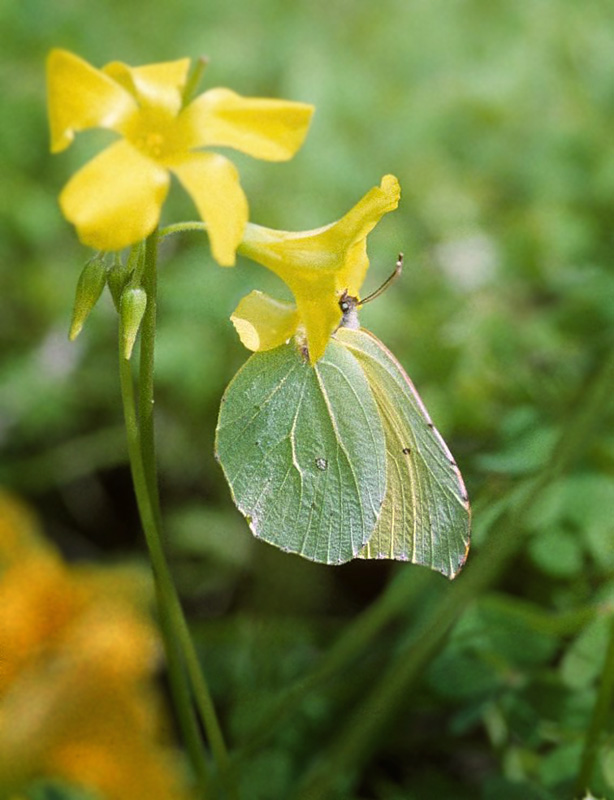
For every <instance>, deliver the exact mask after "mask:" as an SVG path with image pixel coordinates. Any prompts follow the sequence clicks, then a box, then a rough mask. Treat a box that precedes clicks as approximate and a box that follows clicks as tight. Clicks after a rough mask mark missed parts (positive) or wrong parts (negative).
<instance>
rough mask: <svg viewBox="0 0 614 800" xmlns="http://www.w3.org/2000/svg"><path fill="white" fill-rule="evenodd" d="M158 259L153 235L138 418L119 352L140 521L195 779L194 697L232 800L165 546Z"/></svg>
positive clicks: (145, 284)
mask: <svg viewBox="0 0 614 800" xmlns="http://www.w3.org/2000/svg"><path fill="white" fill-rule="evenodd" d="M157 256H158V232H157V231H154V233H152V234H151V236H149V238H148V239H147V242H146V245H145V259H144V266H143V273H142V279H141V285H142V288H143V289H144V290H145V292H146V295H147V306H146V310H145V314H144V316H143V321H142V324H141V358H140V367H139V379H138V387H139V396H138V416H137V409H136V404H135V398H134V387H133V383H132V372H131V369H130V362H129V361H127V360H126V359H124V358H123V357H122V354H121V351H120V379H121V387H122V399H123V403H124V416H125V421H126V429H127V433H128V453H129V458H130V466H131V470H132V478H133V482H134V489H135V494H136V498H137V505H138V509H139V515H140V518H141V523H142V526H143V531H144V533H145V539H146V542H147V547H148V549H149V556H150V559H151V564H152V569H153V573H154V579H155V582H156V592H157V598H158V607H159V613H160V620H161V628H162V634H163V638H164V643H165V650H166V654H167V659H168V667H169V675H170V678H171V686H174V687H175V689H174V700H175V702H176V703H177V713H178V716H179V719H180V723H181V725H182V730H183V733H184V736H185V737H186V745H187V746H188V748H189V750H190V753H191V756H192V758H193V761H194V768H195V770H196V771H197V775H201V774H202V772H203V765H204V766H205V767H206V760H205V758H204V750H203V744H202V741H201V740H200V737H199V742H198V744H199V752H198V753H196V752H194V753H192V751H193V750H195V747H196V744H195V741H194V731H195V730H196V728H197V726H196V724H195V720H194V719H193V715H194V708H193V706H192V704H191V703H190V695H191V696H192V698H193V701H194V704H195V706H196V708H197V710H198V712H199V715H200V717H201V719H202V723H203V725H204V728H205V731H206V733H207V737H208V739H209V742H210V744H211V749H212V752H213V757H214V759H215V761H216V763H217V768H218V771H219V774H220V776H221V778H222V781H223V782H224V784H225V786H226V790H227V794H228V795H229V796H230V797H233V796H234V794H235V792H234V787H233V786H232V785H231V784H230V778H229V770H228V765H229V759H228V753H227V749H226V744H225V742H224V737H223V735H222V731H221V728H220V724H219V721H218V719H217V715H216V712H215V707H214V705H213V702H212V700H211V693H210V691H209V687H208V685H207V681H206V679H205V676H204V674H203V672H202V670H201V667H200V664H199V661H198V656H197V653H196V649H195V647H194V643H193V641H192V637H191V635H190V631H189V628H188V624H187V622H186V619H185V616H184V614H183V609H182V607H181V602H180V600H179V596H178V594H177V590H176V588H175V585H174V583H173V580H172V577H171V573H170V570H169V567H168V563H167V560H166V556H165V553H164V547H163V542H162V524H161V512H160V501H159V493H158V481H157V470H156V452H155V438H154V417H153V408H154V363H155V334H156V296H157ZM121 333H122V332H121V330H120V342H121V340H122V335H121ZM182 662H183V663H182ZM184 665H185V669H184ZM171 672H172V675H171ZM186 676H187V678H188V679H189V685H188V684H186ZM180 687H181V688H180Z"/></svg>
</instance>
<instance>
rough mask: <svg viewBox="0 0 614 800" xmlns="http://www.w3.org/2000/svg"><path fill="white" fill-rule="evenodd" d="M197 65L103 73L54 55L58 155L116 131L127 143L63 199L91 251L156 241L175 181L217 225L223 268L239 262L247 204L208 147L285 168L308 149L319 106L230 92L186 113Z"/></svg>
mask: <svg viewBox="0 0 614 800" xmlns="http://www.w3.org/2000/svg"><path fill="white" fill-rule="evenodd" d="M189 66H190V61H189V59H187V58H186V59H181V60H179V61H169V62H164V63H161V64H149V65H147V66H143V67H129V66H127V65H126V64H122V63H120V62H117V61H116V62H112V63H110V64H107V65H106V66H105V67H103V68H102V69H101V70H99V69H96V68H95V67H92V66H91V65H90V64H88V63H87V62H86V61H84V60H83V59H81V58H79V57H78V56H76V55H73V54H72V53H69V52H68V51H66V50H52V51H51V53H50V54H49V58H48V61H47V81H48V93H49V123H50V128H51V150H52V152H54V153H57V152H59V151H60V150H64V149H65V148H66V147H68V145H69V144H70V143H71V142H72V140H73V139H74V136H75V133H77V132H78V131H82V130H84V129H86V128H94V127H98V128H108V129H110V130H112V131H115V132H116V133H118V134H120V136H121V137H122V138H121V139H120V141H118V142H115V143H114V144H111V145H110V146H109V147H108V148H107V149H106V150H104V151H103V152H102V153H100V154H99V155H98V156H96V157H95V158H94V159H93V160H92V161H90V162H89V163H88V164H86V165H85V166H84V167H83V168H82V169H81V170H80V171H79V172H77V173H76V175H74V176H73V178H72V179H71V180H70V181H69V182H68V183H67V185H66V186H65V187H64V190H63V191H62V193H61V195H60V205H61V207H62V211H63V213H64V215H65V217H66V218H67V219H68V220H70V222H72V223H74V225H75V226H76V228H77V231H78V234H79V237H80V239H81V241H82V242H83V243H84V244H87V245H89V246H91V247H94V248H96V249H97V250H119V249H121V248H123V247H126V246H128V245H131V244H135V243H136V242H138V241H141V240H142V239H144V238H145V237H146V236H148V235H149V234H150V233H151V232H152V231H153V229H154V228H155V226H156V225H157V223H158V219H159V217H160V209H161V207H162V204H163V202H164V200H165V198H166V195H167V192H168V189H169V184H170V173H173V174H174V175H175V176H176V177H177V178H178V179H179V181H180V183H181V184H182V185H183V186H184V188H185V189H186V190H187V191H188V193H189V194H190V195H191V197H192V199H193V200H194V203H195V204H196V207H197V208H198V212H199V214H200V215H201V217H202V219H203V220H204V221H205V222H206V223H207V229H208V232H209V237H210V241H211V248H212V251H213V255H214V257H215V258H216V260H217V261H218V262H219V263H220V264H222V265H224V266H231V265H232V264H234V261H235V250H236V247H237V245H238V243H239V241H240V240H241V236H242V234H243V230H244V227H245V223H246V222H247V215H248V209H247V200H246V198H245V195H244V193H243V190H242V189H241V186H240V183H239V177H238V173H237V170H236V169H235V167H234V165H233V164H232V162H231V161H229V160H228V159H227V158H226V157H225V156H222V155H220V154H218V153H213V152H209V151H206V152H203V151H202V150H201V149H200V148H203V147H220V146H221V147H232V148H234V149H236V150H240V151H241V152H243V153H247V154H248V155H251V156H254V157H256V158H262V159H266V160H269V161H284V160H286V159H289V158H291V157H292V156H293V155H294V153H295V152H296V151H297V150H298V148H299V147H300V146H301V144H302V142H303V139H304V138H305V135H306V133H307V128H308V126H309V121H310V119H311V115H312V112H313V107H312V106H310V105H306V104H304V103H293V102H289V101H285V100H269V99H265V98H253V97H241V96H240V95H238V94H235V93H234V92H232V91H230V90H229V89H211V90H209V91H207V92H204V93H203V94H201V95H199V96H198V97H197V98H196V99H195V100H193V101H192V102H191V103H189V105H185V106H184V105H183V102H182V95H183V92H184V90H185V87H186V81H187V77H188V70H189Z"/></svg>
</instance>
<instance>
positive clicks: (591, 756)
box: [576, 617, 614, 796]
mask: <svg viewBox="0 0 614 800" xmlns="http://www.w3.org/2000/svg"><path fill="white" fill-rule="evenodd" d="M613 697H614V617H613V618H612V619H611V620H610V637H609V641H608V649H607V652H606V656H605V662H604V665H603V670H602V673H601V683H600V685H599V691H598V693H597V699H596V700H595V706H594V708H593V714H592V717H591V721H590V724H589V727H588V730H587V732H586V739H585V740H584V750H583V752H582V762H581V764H580V772H579V775H578V780H577V782H576V794H577V795H578V796H580V795H582V796H584V792H588V790H589V788H590V785H591V781H592V778H593V772H594V770H595V762H596V760H597V754H598V752H599V746H600V744H601V738H602V733H603V730H604V728H605V727H606V725H607V722H608V718H609V716H610V712H611V709H612V699H613Z"/></svg>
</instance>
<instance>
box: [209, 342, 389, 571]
mask: <svg viewBox="0 0 614 800" xmlns="http://www.w3.org/2000/svg"><path fill="white" fill-rule="evenodd" d="M385 447H386V446H385V439H384V431H383V429H382V423H381V421H380V417H379V413H378V408H377V405H376V403H375V400H374V399H373V395H372V393H371V391H370V389H369V384H368V382H367V379H366V377H365V374H364V372H363V370H362V369H361V366H360V365H359V363H358V361H357V360H356V358H355V357H354V356H353V355H352V354H351V353H350V352H349V350H348V349H347V348H345V347H344V346H342V345H341V344H338V343H336V342H334V341H333V342H331V343H330V345H329V347H328V348H327V350H326V354H325V355H324V357H323V358H322V359H320V361H319V362H318V363H317V364H315V366H313V367H312V366H310V365H309V363H308V362H307V360H306V359H305V358H303V356H302V354H301V353H300V351H299V350H298V349H297V348H296V346H295V345H294V344H288V345H283V346H282V347H278V348H276V349H275V350H270V351H268V352H263V353H256V354H255V355H253V356H252V357H251V358H250V359H249V360H248V361H247V362H246V364H245V365H244V366H243V367H242V369H240V370H239V372H238V373H237V375H236V376H235V377H234V379H233V380H232V382H231V383H230V385H229V387H228V389H227V390H226V393H225V394H224V397H223V399H222V408H221V411H220V417H219V421H218V427H217V435H216V455H217V458H218V459H219V461H220V464H221V465H222V469H223V470H224V473H225V475H226V479H227V480H228V483H229V485H230V488H231V491H232V495H233V499H234V502H235V504H236V505H237V507H238V508H239V510H240V511H241V513H242V514H243V515H244V516H245V517H246V518H247V521H248V523H249V525H250V528H251V530H252V532H253V534H254V535H255V536H256V537H258V538H260V539H263V540H264V541H266V542H269V543H270V544H273V545H275V546H277V547H279V548H281V549H282V550H285V551H287V552H290V553H298V554H299V555H302V556H305V557H306V558H309V559H311V560H313V561H319V562H322V563H326V564H340V563H343V562H344V561H349V560H350V559H351V558H354V557H355V556H356V555H357V554H358V553H359V551H360V550H361V548H362V547H363V545H364V544H365V543H366V542H367V540H368V539H369V537H370V536H371V534H372V533H373V530H374V528H375V524H376V521H377V518H378V515H379V512H380V507H381V505H382V502H383V500H384V495H385V489H386V468H385V457H386V449H385Z"/></svg>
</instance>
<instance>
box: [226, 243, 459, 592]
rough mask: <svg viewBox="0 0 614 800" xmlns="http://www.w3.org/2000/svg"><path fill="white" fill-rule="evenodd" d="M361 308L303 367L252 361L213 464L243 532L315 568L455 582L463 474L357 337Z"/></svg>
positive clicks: (391, 373) (365, 340)
mask: <svg viewBox="0 0 614 800" xmlns="http://www.w3.org/2000/svg"><path fill="white" fill-rule="evenodd" d="M401 265H402V256H400V257H399V260H398V262H397V266H396V269H395V272H394V273H393V274H392V275H391V276H390V278H389V279H388V280H387V281H386V282H385V283H384V284H383V286H382V287H380V289H378V290H377V291H376V292H374V293H373V294H372V295H369V297H367V298H365V299H364V300H362V301H361V300H358V298H355V297H351V296H349V295H348V294H347V292H345V293H344V294H343V295H342V296H341V298H340V301H339V305H340V309H341V311H342V314H343V317H342V322H341V324H340V326H339V328H338V329H337V331H336V332H335V333H334V334H333V336H332V338H331V340H330V342H329V344H328V346H327V349H326V352H325V353H324V355H323V357H322V358H321V359H320V360H319V361H318V362H316V364H314V365H310V364H309V361H308V359H307V358H306V357H305V352H304V347H301V345H300V344H297V342H296V341H295V340H292V341H290V342H288V343H286V344H284V345H281V346H280V347H277V348H275V349H273V350H269V351H266V352H259V353H255V354H254V355H252V356H251V357H250V358H249V359H248V361H247V362H246V363H245V365H244V366H243V367H242V368H241V369H240V370H239V372H238V373H237V374H236V376H235V377H234V378H233V380H232V381H231V383H230V384H229V386H228V388H227V389H226V392H225V394H224V396H223V398H222V403H221V408H220V414H219V419H218V425H217V430H216V444H215V449H216V458H217V459H218V461H219V462H220V464H221V466H222V469H223V471H224V474H225V476H226V479H227V481H228V484H229V486H230V489H231V493H232V496H233V500H234V503H235V505H236V506H237V507H238V509H239V510H240V511H241V513H242V514H243V515H244V516H245V517H246V519H247V522H248V524H249V526H250V528H251V530H252V533H253V534H254V535H255V536H256V537H257V538H259V539H262V540H263V541H266V542H268V543H270V544H273V545H275V546H277V547H279V548H281V549H282V550H284V551H286V552H290V553H296V554H299V555H301V556H304V557H305V558H308V559H310V560H312V561H317V562H320V563H325V564H342V563H345V562H347V561H349V560H351V559H354V558H362V559H395V560H398V561H407V562H411V563H414V564H420V565H424V566H427V567H430V568H431V569H434V570H437V571H439V572H441V573H443V574H444V575H446V576H447V577H448V578H453V577H455V575H456V574H457V573H458V571H459V570H460V569H461V567H462V566H463V564H464V563H465V560H466V557H467V552H468V548H469V532H470V507H469V499H468V496H467V492H466V489H465V485H464V483H463V479H462V477H461V474H460V471H459V469H458V467H457V465H456V462H455V461H454V458H453V457H452V455H451V453H450V451H449V449H448V447H447V445H446V444H445V442H444V440H443V438H442V437H441V436H440V434H439V433H438V431H437V429H436V428H435V426H434V425H433V422H432V421H431V418H430V417H429V414H428V412H427V410H426V408H425V406H424V404H423V402H422V400H421V399H420V396H419V395H418V393H417V391H416V389H415V387H414V385H413V383H412V382H411V380H410V379H409V377H408V376H407V374H406V373H405V371H404V370H403V368H402V366H401V365H400V364H399V362H398V361H397V360H396V358H395V357H394V356H393V355H392V353H391V352H390V351H389V350H388V349H387V348H386V347H385V346H384V345H383V344H382V343H381V342H380V341H379V339H377V337H375V336H374V335H373V334H372V333H371V332H370V331H367V330H365V329H364V328H361V327H360V324H359V322H358V309H359V307H360V306H362V305H364V303H365V302H369V301H370V300H372V299H374V298H375V297H377V296H379V294H381V292H382V291H384V289H386V288H387V286H388V285H389V283H391V282H392V280H393V279H394V278H395V277H396V276H397V275H398V274H399V273H400V271H401Z"/></svg>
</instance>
